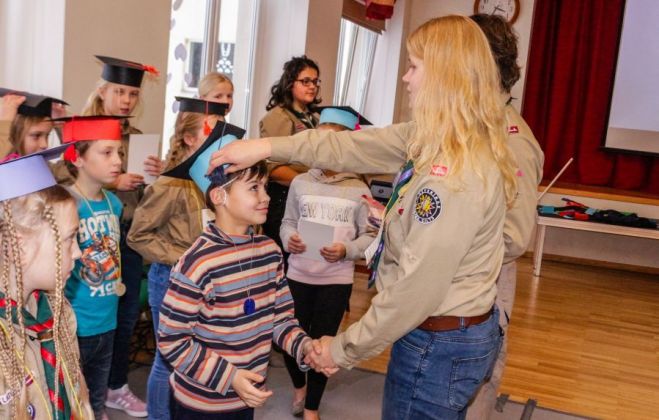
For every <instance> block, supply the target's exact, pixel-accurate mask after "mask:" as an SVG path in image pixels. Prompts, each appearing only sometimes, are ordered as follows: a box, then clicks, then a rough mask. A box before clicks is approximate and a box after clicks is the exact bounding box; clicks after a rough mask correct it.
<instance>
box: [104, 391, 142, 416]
mask: <svg viewBox="0 0 659 420" xmlns="http://www.w3.org/2000/svg"><path fill="white" fill-rule="evenodd" d="M105 406H106V407H109V408H115V409H117V410H122V411H123V412H124V413H126V414H128V415H129V416H132V417H146V416H147V415H148V414H149V413H148V412H147V411H146V403H145V402H144V401H142V400H140V399H139V398H137V397H136V396H135V394H133V393H132V392H131V391H130V389H129V388H128V384H126V385H124V386H122V387H121V388H119V389H115V390H112V389H108V395H107V398H106V399H105Z"/></svg>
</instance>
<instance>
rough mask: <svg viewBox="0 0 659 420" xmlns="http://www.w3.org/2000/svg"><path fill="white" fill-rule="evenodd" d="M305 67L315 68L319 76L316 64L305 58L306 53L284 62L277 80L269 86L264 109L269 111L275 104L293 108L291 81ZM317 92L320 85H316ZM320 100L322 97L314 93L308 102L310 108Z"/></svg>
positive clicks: (292, 81)
mask: <svg viewBox="0 0 659 420" xmlns="http://www.w3.org/2000/svg"><path fill="white" fill-rule="evenodd" d="M306 68H312V69H314V70H316V72H317V73H318V76H320V69H319V68H318V64H316V62H315V61H313V60H312V59H310V58H307V56H306V55H303V56H300V57H293V58H291V59H290V60H288V61H287V62H286V63H285V64H284V69H283V70H284V72H283V73H282V75H281V77H280V78H279V81H277V82H276V83H275V84H274V85H272V87H271V88H270V100H269V101H268V105H266V107H265V110H266V111H270V110H271V109H272V108H274V107H276V106H283V107H284V108H286V109H289V110H293V93H292V92H291V90H292V89H293V83H295V80H297V78H298V76H299V75H300V73H301V72H302V70H304V69H306ZM318 92H320V86H319V87H318ZM321 101H322V99H321V98H319V97H318V95H317V94H316V99H314V101H313V102H312V103H311V104H310V108H312V107H313V106H314V105H317V104H319V103H320V102H321Z"/></svg>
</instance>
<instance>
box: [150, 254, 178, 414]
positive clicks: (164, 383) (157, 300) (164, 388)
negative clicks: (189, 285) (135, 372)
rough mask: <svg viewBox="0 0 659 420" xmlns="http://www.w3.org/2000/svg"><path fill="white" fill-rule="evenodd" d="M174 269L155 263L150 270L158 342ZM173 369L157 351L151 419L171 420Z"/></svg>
mask: <svg viewBox="0 0 659 420" xmlns="http://www.w3.org/2000/svg"><path fill="white" fill-rule="evenodd" d="M171 270H172V267H171V266H169V265H167V264H160V263H153V264H151V268H150V269H149V275H148V279H149V306H150V307H151V315H152V316H153V331H154V333H155V335H156V343H157V342H158V317H159V316H160V306H161V305H162V301H163V300H164V299H165V294H167V288H168V287H169V272H170V271H171ZM171 372H172V369H171V367H170V366H169V364H168V363H167V362H166V361H165V359H164V358H163V357H162V355H161V354H160V351H158V350H157V349H156V356H155V358H154V359H153V365H152V366H151V372H150V373H149V380H148V382H147V393H146V394H147V410H148V411H149V419H153V420H169V393H170V389H169V375H170V374H171Z"/></svg>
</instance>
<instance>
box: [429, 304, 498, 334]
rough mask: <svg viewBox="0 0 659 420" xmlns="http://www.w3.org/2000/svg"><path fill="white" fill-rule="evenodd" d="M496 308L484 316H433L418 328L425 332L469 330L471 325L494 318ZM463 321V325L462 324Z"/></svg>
mask: <svg viewBox="0 0 659 420" xmlns="http://www.w3.org/2000/svg"><path fill="white" fill-rule="evenodd" d="M493 311H494V307H492V308H490V310H489V311H487V312H486V313H484V314H483V315H476V316H431V317H428V318H426V320H425V321H423V322H422V323H421V325H419V326H418V327H417V328H419V329H421V330H425V331H451V330H457V329H459V328H461V327H464V328H467V327H469V326H470V325H477V324H480V323H482V322H485V321H487V320H488V319H490V316H492V312H493ZM460 320H462V323H461V322H460Z"/></svg>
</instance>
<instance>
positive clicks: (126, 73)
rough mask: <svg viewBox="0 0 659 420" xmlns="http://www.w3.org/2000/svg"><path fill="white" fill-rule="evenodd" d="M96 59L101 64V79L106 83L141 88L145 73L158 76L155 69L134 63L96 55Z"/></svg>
mask: <svg viewBox="0 0 659 420" xmlns="http://www.w3.org/2000/svg"><path fill="white" fill-rule="evenodd" d="M96 58H98V59H99V60H101V62H102V63H103V73H102V74H101V78H103V80H105V81H106V82H110V83H117V84H119V85H126V86H133V87H141V86H142V78H143V77H144V72H145V71H147V72H149V73H151V74H153V75H155V76H157V75H158V74H160V73H159V72H158V70H157V69H156V68H155V67H153V66H147V65H144V64H140V63H136V62H134V61H128V60H122V59H120V58H113V57H105V56H102V55H97V56H96Z"/></svg>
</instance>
